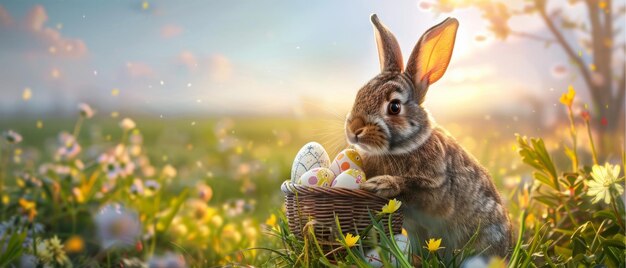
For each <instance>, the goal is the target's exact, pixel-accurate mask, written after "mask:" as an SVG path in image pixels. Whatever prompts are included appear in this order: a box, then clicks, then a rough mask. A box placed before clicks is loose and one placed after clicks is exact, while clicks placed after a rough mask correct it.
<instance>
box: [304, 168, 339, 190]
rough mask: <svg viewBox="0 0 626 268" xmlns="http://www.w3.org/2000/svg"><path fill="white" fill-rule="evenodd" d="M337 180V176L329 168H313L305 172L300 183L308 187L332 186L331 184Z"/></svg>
mask: <svg viewBox="0 0 626 268" xmlns="http://www.w3.org/2000/svg"><path fill="white" fill-rule="evenodd" d="M334 178H335V174H334V173H333V172H332V171H331V170H330V169H328V168H313V169H311V170H309V171H307V172H304V174H302V176H301V177H300V179H299V181H298V183H300V184H301V185H306V186H323V187H328V186H330V182H331V181H333V179H334Z"/></svg>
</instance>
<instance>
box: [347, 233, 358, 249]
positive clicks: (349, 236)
mask: <svg viewBox="0 0 626 268" xmlns="http://www.w3.org/2000/svg"><path fill="white" fill-rule="evenodd" d="M359 238H361V236H359V235H356V236H353V235H352V234H351V233H347V234H346V237H345V241H346V244H345V246H346V247H348V248H351V247H354V245H356V242H358V241H359Z"/></svg>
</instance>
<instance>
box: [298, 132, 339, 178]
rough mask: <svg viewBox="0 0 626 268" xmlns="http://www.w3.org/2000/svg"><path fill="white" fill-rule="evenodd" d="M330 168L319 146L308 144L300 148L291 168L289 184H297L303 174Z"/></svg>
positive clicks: (327, 159)
mask: <svg viewBox="0 0 626 268" xmlns="http://www.w3.org/2000/svg"><path fill="white" fill-rule="evenodd" d="M329 166H330V158H329V157H328V153H326V150H324V147H322V145H321V144H319V143H317V142H314V141H313V142H309V143H307V144H305V145H304V146H302V148H301V149H300V151H298V154H296V158H295V159H294V160H293V165H292V166H291V182H293V183H298V180H299V179H300V177H302V174H304V173H305V172H307V171H309V170H311V169H314V168H317V167H324V168H328V167H329Z"/></svg>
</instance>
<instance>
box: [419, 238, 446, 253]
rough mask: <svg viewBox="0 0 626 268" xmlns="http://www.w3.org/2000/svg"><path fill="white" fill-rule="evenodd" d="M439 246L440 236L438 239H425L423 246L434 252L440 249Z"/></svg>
mask: <svg viewBox="0 0 626 268" xmlns="http://www.w3.org/2000/svg"><path fill="white" fill-rule="evenodd" d="M440 246H441V238H439V239H434V238H431V239H429V240H428V241H426V246H425V247H424V248H425V249H427V250H428V251H429V252H430V253H435V252H437V250H440V249H442V248H443V247H440Z"/></svg>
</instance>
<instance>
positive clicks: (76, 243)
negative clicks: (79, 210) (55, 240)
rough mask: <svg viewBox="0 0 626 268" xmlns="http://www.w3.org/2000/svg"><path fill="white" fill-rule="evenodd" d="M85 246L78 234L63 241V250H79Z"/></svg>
mask: <svg viewBox="0 0 626 268" xmlns="http://www.w3.org/2000/svg"><path fill="white" fill-rule="evenodd" d="M84 248H85V242H84V241H83V239H82V238H81V237H80V236H77V235H73V236H71V237H70V238H68V239H67V241H65V251H67V252H69V253H74V252H81V251H83V249H84Z"/></svg>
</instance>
